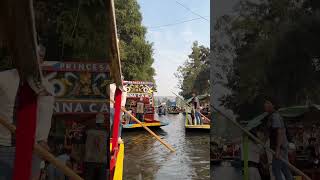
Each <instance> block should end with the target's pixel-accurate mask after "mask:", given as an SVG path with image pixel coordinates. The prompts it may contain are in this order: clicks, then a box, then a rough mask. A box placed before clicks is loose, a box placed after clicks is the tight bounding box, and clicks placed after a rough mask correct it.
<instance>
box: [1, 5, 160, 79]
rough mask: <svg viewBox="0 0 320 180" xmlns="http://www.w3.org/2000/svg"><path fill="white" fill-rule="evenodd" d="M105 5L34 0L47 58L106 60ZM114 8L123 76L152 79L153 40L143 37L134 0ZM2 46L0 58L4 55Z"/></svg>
mask: <svg viewBox="0 0 320 180" xmlns="http://www.w3.org/2000/svg"><path fill="white" fill-rule="evenodd" d="M105 6H106V4H105V2H104V1H101V0H90V1H80V0H72V1H62V0H52V1H44V0H37V1H35V3H34V7H35V15H36V26H37V33H38V35H39V41H40V42H41V43H42V44H44V45H45V47H46V52H47V53H46V60H49V61H50V60H53V61H59V60H64V59H66V60H70V59H78V60H79V61H97V60H100V61H105V60H106V59H107V60H108V59H109V55H108V54H107V48H108V47H107V41H108V32H107V30H106V27H107V23H108V21H109V20H108V16H107V15H106V8H105ZM115 9H116V21H117V30H118V33H119V34H118V36H119V39H120V55H121V62H122V71H123V75H124V77H125V79H126V80H142V81H153V82H154V78H153V77H154V75H155V70H154V69H153V68H152V64H153V61H154V60H153V57H152V55H153V50H152V43H150V42H148V41H147V40H146V37H145V35H146V32H147V30H146V28H145V27H143V26H142V16H141V13H140V12H139V5H138V3H137V0H116V1H115ZM2 49H3V48H2ZM4 50H5V49H4ZM4 50H1V54H0V56H1V55H2V57H0V59H1V60H4V59H5V57H6V56H5V55H6V53H5V51H4ZM2 51H3V52H2ZM2 62H3V63H1V64H2V66H5V67H7V65H5V64H4V62H5V61H2Z"/></svg>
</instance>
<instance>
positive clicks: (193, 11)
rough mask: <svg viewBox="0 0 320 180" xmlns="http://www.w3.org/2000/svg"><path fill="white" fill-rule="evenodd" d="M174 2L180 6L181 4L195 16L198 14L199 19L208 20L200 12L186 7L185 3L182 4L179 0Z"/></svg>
mask: <svg viewBox="0 0 320 180" xmlns="http://www.w3.org/2000/svg"><path fill="white" fill-rule="evenodd" d="M175 2H176V3H177V4H179V5H180V6H182V7H183V8H185V9H186V10H188V11H190V12H191V13H192V14H194V15H196V16H199V17H200V18H201V19H203V20H205V21H207V22H209V20H208V19H207V18H205V17H203V16H201V15H200V14H198V13H196V12H194V11H192V10H191V9H190V8H189V7H187V6H186V5H184V4H182V3H181V2H179V1H175Z"/></svg>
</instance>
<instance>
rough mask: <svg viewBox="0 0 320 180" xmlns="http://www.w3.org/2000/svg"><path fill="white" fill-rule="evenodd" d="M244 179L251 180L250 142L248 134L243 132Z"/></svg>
mask: <svg viewBox="0 0 320 180" xmlns="http://www.w3.org/2000/svg"><path fill="white" fill-rule="evenodd" d="M242 139H243V142H242V144H243V152H242V153H243V180H249V165H248V158H249V144H248V136H247V135H246V134H243V138H242Z"/></svg>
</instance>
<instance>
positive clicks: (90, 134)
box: [84, 114, 109, 180]
mask: <svg viewBox="0 0 320 180" xmlns="http://www.w3.org/2000/svg"><path fill="white" fill-rule="evenodd" d="M104 120H105V118H104V115H103V114H97V115H96V120H95V121H92V120H89V125H88V127H87V130H86V135H85V136H86V137H85V139H86V140H85V142H86V145H85V156H84V166H85V168H84V169H85V172H84V174H85V179H96V180H104V179H106V177H107V171H106V170H107V169H108V166H107V164H108V157H109V156H108V152H109V150H108V148H107V147H109V146H108V145H107V142H108V139H109V137H108V135H107V133H106V132H105V122H104Z"/></svg>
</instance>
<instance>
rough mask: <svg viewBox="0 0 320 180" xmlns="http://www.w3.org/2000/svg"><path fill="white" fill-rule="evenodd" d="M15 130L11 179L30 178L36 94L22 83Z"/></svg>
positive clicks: (35, 117) (35, 119)
mask: <svg viewBox="0 0 320 180" xmlns="http://www.w3.org/2000/svg"><path fill="white" fill-rule="evenodd" d="M17 98H19V104H18V110H17V130H16V156H15V162H14V175H13V180H22V179H26V180H27V179H31V178H30V177H31V167H32V165H31V162H32V154H33V153H32V151H33V146H34V143H35V131H36V122H37V95H36V94H35V93H34V91H33V90H32V89H31V88H30V87H29V85H28V83H24V85H22V86H21V87H20V89H19V93H18V96H17Z"/></svg>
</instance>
